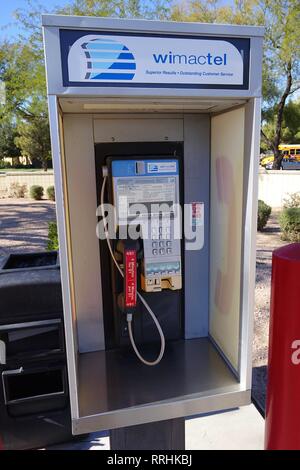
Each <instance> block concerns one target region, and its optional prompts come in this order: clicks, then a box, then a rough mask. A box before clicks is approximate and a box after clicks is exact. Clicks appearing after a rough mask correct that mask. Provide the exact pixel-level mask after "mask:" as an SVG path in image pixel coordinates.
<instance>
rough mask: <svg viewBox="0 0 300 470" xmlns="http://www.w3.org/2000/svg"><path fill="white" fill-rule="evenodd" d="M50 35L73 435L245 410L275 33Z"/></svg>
mask: <svg viewBox="0 0 300 470" xmlns="http://www.w3.org/2000/svg"><path fill="white" fill-rule="evenodd" d="M43 29H44V42H45V55H46V69H47V83H48V97H49V112H50V125H51V139H52V151H53V160H54V172H55V188H56V201H57V202H56V203H57V220H58V232H59V244H60V264H61V276H62V286H63V302H64V321H65V332H66V348H67V360H68V377H69V387H70V397H71V412H72V427H73V434H81V433H86V432H92V431H98V430H104V429H114V428H122V427H127V426H134V425H138V424H142V423H150V422H154V421H160V420H168V419H174V418H179V417H184V416H190V415H193V414H196V413H204V412H211V411H216V410H225V409H229V408H233V407H238V406H241V405H246V404H249V403H250V390H251V342H252V320H253V310H254V285H255V237H256V214H257V184H258V176H257V175H258V164H259V159H258V153H259V140H260V139H259V137H260V97H261V65H262V40H263V28H260V27H252V26H229V25H211V24H196V23H175V22H174V23H173V22H156V21H143V20H119V19H107V18H93V17H90V18H88V17H68V16H52V15H45V16H43Z"/></svg>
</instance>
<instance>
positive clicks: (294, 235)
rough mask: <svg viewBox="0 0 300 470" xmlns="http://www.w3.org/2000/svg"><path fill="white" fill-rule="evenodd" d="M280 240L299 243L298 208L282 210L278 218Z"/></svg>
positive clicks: (299, 218) (299, 220)
mask: <svg viewBox="0 0 300 470" xmlns="http://www.w3.org/2000/svg"><path fill="white" fill-rule="evenodd" d="M279 225H280V228H281V231H282V233H281V238H282V240H288V241H291V242H300V207H289V208H286V209H283V211H282V212H281V214H280V216H279Z"/></svg>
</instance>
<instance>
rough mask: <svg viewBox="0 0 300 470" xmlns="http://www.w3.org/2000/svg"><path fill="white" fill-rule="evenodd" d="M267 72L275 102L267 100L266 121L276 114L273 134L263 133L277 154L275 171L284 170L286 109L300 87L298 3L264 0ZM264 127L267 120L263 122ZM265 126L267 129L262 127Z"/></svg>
mask: <svg viewBox="0 0 300 470" xmlns="http://www.w3.org/2000/svg"><path fill="white" fill-rule="evenodd" d="M261 6H262V8H264V15H265V25H266V35H265V44H266V45H265V55H264V68H265V73H269V74H270V72H271V73H272V79H271V80H269V81H270V85H271V86H272V87H273V90H274V95H273V96H274V99H273V100H271V101H270V100H269V101H266V102H267V105H266V106H265V107H264V109H263V119H266V117H268V115H269V114H270V113H269V112H270V111H271V113H272V111H273V113H274V118H273V120H274V131H273V134H271V135H270V134H268V133H266V132H265V130H264V128H263V130H262V134H263V137H264V138H265V140H266V142H267V144H268V145H269V147H270V148H271V149H272V150H273V152H274V165H273V168H274V169H276V170H279V169H280V167H281V161H282V154H281V152H280V150H279V148H278V146H279V144H280V142H281V140H282V138H283V125H284V115H285V108H286V106H287V104H288V102H289V98H290V97H291V96H292V94H293V93H294V92H295V91H297V90H298V89H299V88H300V80H299V72H300V26H299V24H300V23H299V22H300V3H299V1H298V0H276V2H274V1H272V0H264V1H263V3H262V4H261ZM263 124H264V121H263ZM263 127H264V126H263Z"/></svg>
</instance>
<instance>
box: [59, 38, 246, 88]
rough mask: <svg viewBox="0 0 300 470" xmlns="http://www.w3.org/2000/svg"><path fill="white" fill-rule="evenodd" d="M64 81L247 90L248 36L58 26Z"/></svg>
mask: <svg viewBox="0 0 300 470" xmlns="http://www.w3.org/2000/svg"><path fill="white" fill-rule="evenodd" d="M60 40H61V55H62V69H63V85H64V86H93V87H95V86H131V87H132V86H133V87H139V86H140V87H175V88H178V87H179V88H182V87H194V88H237V89H247V88H248V80H249V40H248V39H242V38H241V39H239V38H229V39H228V38H226V39H224V38H207V37H190V36H188V37H182V36H180V37H178V36H176V37H175V36H159V37H158V36H154V35H151V36H150V35H147V36H145V35H137V34H135V35H131V34H126V35H125V34H122V35H121V34H108V33H105V34H100V33H93V32H90V33H89V34H87V33H86V32H82V31H71V30H61V31H60Z"/></svg>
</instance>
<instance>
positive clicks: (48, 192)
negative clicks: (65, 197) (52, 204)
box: [47, 186, 55, 201]
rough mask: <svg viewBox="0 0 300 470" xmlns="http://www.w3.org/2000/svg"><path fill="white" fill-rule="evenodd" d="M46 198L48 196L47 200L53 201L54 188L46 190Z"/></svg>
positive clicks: (50, 187)
mask: <svg viewBox="0 0 300 470" xmlns="http://www.w3.org/2000/svg"><path fill="white" fill-rule="evenodd" d="M47 196H48V199H50V201H55V190H54V186H49V187H48V188H47Z"/></svg>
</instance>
